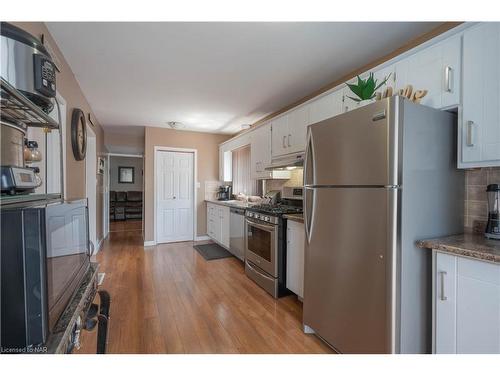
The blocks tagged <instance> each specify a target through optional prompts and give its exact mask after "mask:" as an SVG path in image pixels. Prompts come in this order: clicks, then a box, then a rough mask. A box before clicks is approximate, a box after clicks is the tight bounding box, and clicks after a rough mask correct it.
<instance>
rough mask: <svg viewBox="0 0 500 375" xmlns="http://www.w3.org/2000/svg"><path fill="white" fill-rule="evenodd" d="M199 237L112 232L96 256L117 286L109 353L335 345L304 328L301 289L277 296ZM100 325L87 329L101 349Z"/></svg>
mask: <svg viewBox="0 0 500 375" xmlns="http://www.w3.org/2000/svg"><path fill="white" fill-rule="evenodd" d="M192 245H193V242H179V243H174V244H165V245H158V246H154V247H148V248H146V249H144V247H143V246H142V236H141V231H140V230H125V231H116V232H111V233H110V234H109V237H108V239H107V240H106V241H105V243H104V246H103V249H102V250H101V252H100V253H99V254H98V256H97V259H98V261H99V263H100V265H101V269H100V272H105V273H106V277H105V280H104V283H103V285H102V286H101V288H102V289H106V290H108V291H109V292H110V294H111V299H112V300H111V313H110V316H111V319H110V325H109V333H108V353H331V352H332V351H331V349H330V348H329V347H328V346H326V345H325V344H324V343H323V342H322V341H321V340H319V339H318V338H316V337H315V336H312V335H306V334H304V333H303V332H302V323H301V321H302V305H301V303H300V302H299V301H298V300H297V299H296V297H295V296H289V297H285V298H281V299H279V300H275V299H273V298H272V297H271V296H270V295H268V294H267V293H266V292H264V291H263V290H262V289H260V288H259V287H258V286H257V285H256V284H254V283H253V281H252V280H250V279H248V278H247V277H246V276H245V273H244V268H243V264H242V263H241V262H240V261H239V260H237V259H236V258H226V259H220V260H213V261H206V260H204V259H203V257H201V256H200V255H199V254H198V253H197V252H196V250H194V249H193V247H192ZM95 342H96V332H84V333H83V334H82V349H81V350H80V351H79V352H77V353H95Z"/></svg>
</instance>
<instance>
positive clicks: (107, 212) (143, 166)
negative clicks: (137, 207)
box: [104, 152, 146, 238]
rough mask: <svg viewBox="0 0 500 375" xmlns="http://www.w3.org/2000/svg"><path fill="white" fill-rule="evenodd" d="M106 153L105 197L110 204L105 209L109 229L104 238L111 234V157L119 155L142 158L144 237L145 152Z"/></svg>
mask: <svg viewBox="0 0 500 375" xmlns="http://www.w3.org/2000/svg"><path fill="white" fill-rule="evenodd" d="M105 155H106V163H107V170H106V179H107V181H106V182H107V186H105V189H106V194H105V196H104V199H107V200H108V205H107V207H106V205H104V207H105V209H104V211H105V212H104V220H106V222H107V225H108V231H107V233H106V234H105V235H104V238H106V237H107V236H108V234H109V227H110V224H111V222H110V220H109V192H110V186H111V178H110V176H111V168H110V167H111V158H112V157H119V158H138V159H142V172H143V175H142V228H141V230H142V237H143V238H144V222H145V206H146V205H145V199H144V197H145V196H146V195H145V194H144V183H145V180H146V179H145V174H144V168H145V165H144V160H145V158H144V155H143V154H121V153H119V152H108V153H106V154H105Z"/></svg>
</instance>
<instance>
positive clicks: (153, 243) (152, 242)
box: [144, 241, 156, 246]
mask: <svg viewBox="0 0 500 375" xmlns="http://www.w3.org/2000/svg"><path fill="white" fill-rule="evenodd" d="M154 245H156V242H155V241H144V246H154Z"/></svg>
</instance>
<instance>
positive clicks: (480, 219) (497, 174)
mask: <svg viewBox="0 0 500 375" xmlns="http://www.w3.org/2000/svg"><path fill="white" fill-rule="evenodd" d="M489 184H500V168H481V169H470V170H467V171H466V172H465V194H466V195H465V207H464V210H465V211H464V213H465V227H466V228H471V229H472V228H475V227H476V228H477V227H481V226H484V223H485V222H486V220H487V219H488V200H487V196H486V186H487V185H489Z"/></svg>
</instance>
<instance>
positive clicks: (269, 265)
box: [245, 210, 280, 298]
mask: <svg viewBox="0 0 500 375" xmlns="http://www.w3.org/2000/svg"><path fill="white" fill-rule="evenodd" d="M278 223H279V218H278V217H274V216H268V215H263V214H259V213H257V212H252V211H248V210H247V212H246V220H245V273H246V275H247V276H248V277H249V278H251V279H252V280H253V281H255V282H256V283H257V284H258V285H259V286H260V287H262V288H263V289H264V290H265V291H267V292H268V293H269V294H271V295H272V296H273V297H275V298H277V297H278V296H279V293H280V284H279V280H280V278H279V276H280V269H279V268H280V267H279V259H280V256H279V251H280V246H279V238H280V236H279V224H278Z"/></svg>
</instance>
